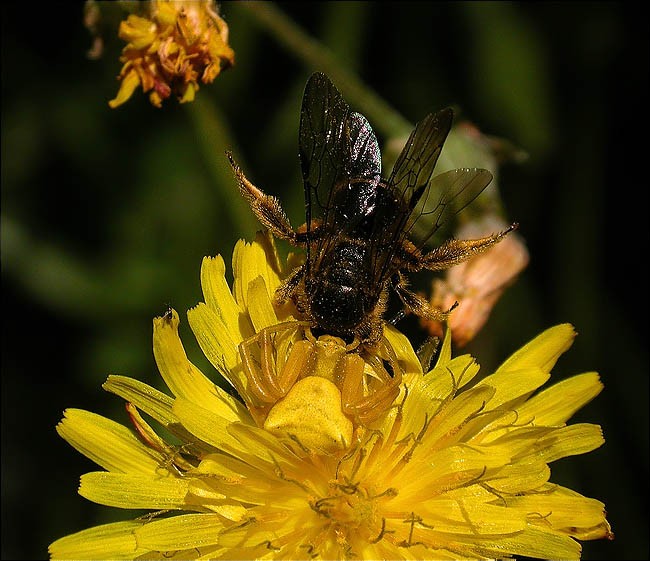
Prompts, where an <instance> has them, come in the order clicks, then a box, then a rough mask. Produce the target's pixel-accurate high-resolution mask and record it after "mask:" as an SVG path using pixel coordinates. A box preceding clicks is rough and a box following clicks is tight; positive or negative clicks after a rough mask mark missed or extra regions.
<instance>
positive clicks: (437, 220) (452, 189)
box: [411, 168, 492, 246]
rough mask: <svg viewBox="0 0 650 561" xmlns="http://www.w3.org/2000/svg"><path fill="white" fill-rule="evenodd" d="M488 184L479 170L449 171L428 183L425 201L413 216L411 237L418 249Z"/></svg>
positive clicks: (485, 173) (485, 174)
mask: <svg viewBox="0 0 650 561" xmlns="http://www.w3.org/2000/svg"><path fill="white" fill-rule="evenodd" d="M491 181H492V174H491V173H490V172H489V171H488V170H486V169H480V168H461V169H452V170H449V171H446V172H444V173H441V174H440V175H436V176H435V177H434V178H433V179H432V180H431V183H430V188H429V197H428V200H426V201H425V200H422V201H421V204H419V205H418V207H416V209H415V210H414V212H413V215H414V216H415V217H416V219H419V220H418V221H417V222H415V223H414V232H415V236H414V237H415V238H417V241H418V245H419V246H422V245H424V244H425V243H426V242H427V241H429V240H430V239H431V237H432V236H433V235H434V234H435V233H436V232H437V231H438V229H439V228H440V227H441V226H443V225H444V224H445V223H446V222H447V221H448V220H449V219H451V218H453V217H454V216H455V215H456V214H458V213H459V212H460V211H461V210H463V209H464V208H465V207H466V206H467V205H468V204H470V203H471V202H472V201H473V200H474V199H475V198H476V197H478V196H479V195H480V194H481V192H482V191H483V189H485V188H486V187H487V186H488V185H489V184H490V182H491ZM420 207H421V209H420ZM411 218H413V216H412V217H411Z"/></svg>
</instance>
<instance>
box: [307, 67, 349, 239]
mask: <svg viewBox="0 0 650 561" xmlns="http://www.w3.org/2000/svg"><path fill="white" fill-rule="evenodd" d="M349 114H350V108H349V107H348V104H347V103H346V102H345V100H344V99H343V97H342V96H341V94H340V93H339V91H338V90H337V89H336V87H334V84H332V82H330V80H329V78H327V76H325V75H324V74H321V73H316V74H313V75H312V76H311V77H310V78H309V81H308V82H307V86H306V87H305V94H304V96H303V100H302V109H301V113H300V131H299V138H298V145H299V155H300V164H301V168H302V177H303V184H304V190H305V210H306V213H307V227H308V228H309V227H310V222H311V220H310V218H311V216H310V214H311V210H312V208H313V205H317V207H318V208H319V209H320V210H321V211H322V213H323V215H324V216H323V218H324V219H325V220H326V216H327V214H328V212H329V211H330V209H331V203H330V201H331V193H332V188H333V187H334V185H335V184H336V182H337V181H338V180H339V179H340V178H341V177H343V176H344V174H345V158H344V156H345V154H344V151H343V141H344V138H345V127H346V123H347V120H348V116H349Z"/></svg>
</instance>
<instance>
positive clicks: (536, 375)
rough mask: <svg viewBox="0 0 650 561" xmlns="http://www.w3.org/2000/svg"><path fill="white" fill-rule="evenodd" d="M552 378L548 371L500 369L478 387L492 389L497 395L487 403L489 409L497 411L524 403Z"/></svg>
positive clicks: (534, 368) (532, 368)
mask: <svg viewBox="0 0 650 561" xmlns="http://www.w3.org/2000/svg"><path fill="white" fill-rule="evenodd" d="M549 377H550V373H549V371H548V370H546V369H542V368H539V367H537V366H528V367H526V368H520V369H509V368H508V369H504V368H499V369H498V370H497V371H496V372H495V373H494V374H491V375H490V376H487V377H485V378H484V379H483V380H481V382H480V383H479V384H477V386H476V387H491V388H494V390H495V393H494V396H493V397H492V399H490V401H489V402H488V403H487V406H488V408H489V409H496V408H497V407H499V406H501V405H503V404H504V403H509V402H512V401H514V400H519V401H523V400H524V399H526V398H527V397H528V396H529V395H530V394H531V393H532V392H534V391H535V390H536V389H537V388H539V387H540V386H541V385H543V384H544V383H545V382H546V381H547V380H548V379H549Z"/></svg>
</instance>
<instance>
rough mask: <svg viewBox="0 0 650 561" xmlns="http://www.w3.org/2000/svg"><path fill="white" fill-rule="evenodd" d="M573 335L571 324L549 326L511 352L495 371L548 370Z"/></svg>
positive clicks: (573, 337)
mask: <svg viewBox="0 0 650 561" xmlns="http://www.w3.org/2000/svg"><path fill="white" fill-rule="evenodd" d="M575 336H576V332H575V330H574V329H573V326H572V325H571V324H568V323H563V324H560V325H556V326H555V327H551V328H549V329H547V330H546V331H544V332H542V333H540V334H539V335H538V336H537V337H535V338H534V339H533V340H532V341H530V342H529V343H528V344H527V345H525V346H523V347H522V348H521V349H519V350H518V351H516V352H515V353H514V354H512V356H510V358H508V359H507V360H506V361H505V362H504V363H503V364H502V365H501V366H500V367H499V369H498V370H497V372H501V371H502V370H520V369H522V368H528V367H535V368H541V369H542V370H544V371H545V372H550V371H551V369H552V368H553V366H555V362H556V361H557V359H558V358H559V357H560V356H561V355H562V353H564V352H565V351H567V350H568V349H569V347H570V346H571V345H572V344H573V340H574V339H575Z"/></svg>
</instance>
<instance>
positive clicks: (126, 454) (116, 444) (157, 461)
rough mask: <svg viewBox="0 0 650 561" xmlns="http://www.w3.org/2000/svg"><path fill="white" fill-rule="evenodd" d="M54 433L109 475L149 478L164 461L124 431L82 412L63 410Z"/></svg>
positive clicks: (113, 423)
mask: <svg viewBox="0 0 650 561" xmlns="http://www.w3.org/2000/svg"><path fill="white" fill-rule="evenodd" d="M56 430H57V432H58V433H59V435H60V436H61V437H62V438H64V439H65V440H67V441H68V442H69V443H70V444H71V445H72V446H74V447H75V448H76V449H77V450H78V451H79V452H81V453H82V454H83V455H84V456H86V457H87V458H90V459H91V460H92V461H93V462H95V463H96V464H98V465H100V466H101V467H103V468H104V469H106V470H108V471H115V472H123V473H142V474H151V473H156V472H157V470H158V469H159V468H160V466H161V465H163V463H164V461H165V458H164V456H163V455H162V454H161V453H160V452H157V451H155V450H152V449H151V448H147V447H146V446H145V445H144V444H142V443H141V442H140V441H139V440H138V439H137V438H136V437H135V436H134V435H133V433H132V432H131V431H129V429H127V428H126V427H124V426H122V425H120V424H119V423H116V422H115V421H111V420H110V419H106V418H105V417H102V416H101V415H96V414H95V413H90V412H88V411H83V410H81V409H66V410H65V412H64V417H63V419H62V420H61V422H60V423H59V424H58V425H57V427H56Z"/></svg>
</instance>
